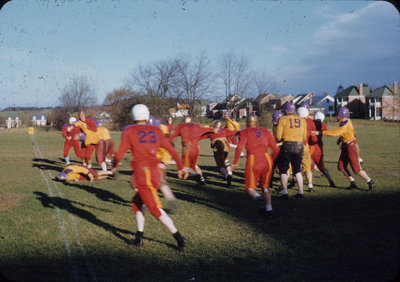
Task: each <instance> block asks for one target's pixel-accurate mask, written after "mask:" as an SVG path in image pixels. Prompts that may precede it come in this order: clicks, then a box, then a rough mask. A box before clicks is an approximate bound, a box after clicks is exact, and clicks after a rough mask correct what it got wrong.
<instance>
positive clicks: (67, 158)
mask: <svg viewBox="0 0 400 282" xmlns="http://www.w3.org/2000/svg"><path fill="white" fill-rule="evenodd" d="M65 163H66V164H67V165H69V164H70V162H69V156H66V157H65Z"/></svg>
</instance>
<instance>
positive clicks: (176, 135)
mask: <svg viewBox="0 0 400 282" xmlns="http://www.w3.org/2000/svg"><path fill="white" fill-rule="evenodd" d="M180 129H181V126H180V125H178V126H177V127H176V128H175V130H174V132H173V133H172V134H171V135H170V136H169V138H168V139H169V142H171V143H172V141H174V139H175V138H176V137H178V136H179V135H180Z"/></svg>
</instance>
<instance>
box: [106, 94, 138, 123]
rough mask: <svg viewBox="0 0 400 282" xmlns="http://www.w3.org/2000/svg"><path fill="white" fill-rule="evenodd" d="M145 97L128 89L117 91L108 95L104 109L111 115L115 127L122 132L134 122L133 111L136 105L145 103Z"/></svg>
mask: <svg viewBox="0 0 400 282" xmlns="http://www.w3.org/2000/svg"><path fill="white" fill-rule="evenodd" d="M143 99H144V98H143V97H142V96H141V95H140V94H139V93H137V92H134V91H132V90H130V89H128V88H120V89H116V90H114V91H113V92H111V93H109V94H107V96H106V98H105V99H104V103H103V108H104V109H105V110H106V111H107V112H108V113H109V114H110V116H111V118H112V120H113V124H114V127H115V128H116V129H118V130H122V129H123V128H124V127H125V126H127V125H128V124H131V123H132V122H133V121H132V119H131V109H132V107H133V106H134V105H135V104H139V103H143Z"/></svg>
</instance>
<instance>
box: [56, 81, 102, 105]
mask: <svg viewBox="0 0 400 282" xmlns="http://www.w3.org/2000/svg"><path fill="white" fill-rule="evenodd" d="M59 102H60V106H61V108H63V109H64V111H66V112H76V111H79V110H82V109H87V108H88V107H90V106H93V105H95V104H96V102H97V96H96V95H95V93H94V91H93V90H92V88H91V86H90V84H89V82H88V80H87V78H86V77H85V76H79V77H75V78H73V79H72V81H71V82H70V84H69V85H67V86H66V87H65V88H64V89H63V90H62V93H61V96H60V97H59Z"/></svg>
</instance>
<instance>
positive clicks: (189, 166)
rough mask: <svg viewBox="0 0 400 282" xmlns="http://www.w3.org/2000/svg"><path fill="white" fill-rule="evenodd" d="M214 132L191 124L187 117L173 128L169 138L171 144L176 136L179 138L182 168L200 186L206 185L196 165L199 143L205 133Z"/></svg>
mask: <svg viewBox="0 0 400 282" xmlns="http://www.w3.org/2000/svg"><path fill="white" fill-rule="evenodd" d="M211 132H214V129H212V128H204V127H202V126H201V125H199V124H197V123H194V122H192V119H191V118H190V117H189V116H187V117H185V118H184V122H183V123H181V124H179V125H177V126H176V127H175V130H174V132H173V133H172V134H171V136H170V137H169V141H170V142H171V143H172V142H173V141H174V139H175V138H176V137H178V136H180V137H181V143H182V159H183V166H184V167H185V169H186V170H187V171H188V172H189V174H190V175H195V176H196V177H197V178H198V181H199V183H200V184H201V185H205V184H206V180H205V178H204V176H203V172H202V171H201V169H200V167H199V166H198V165H197V162H198V160H199V156H200V146H199V141H200V140H201V139H204V138H206V137H205V134H206V133H211Z"/></svg>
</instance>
